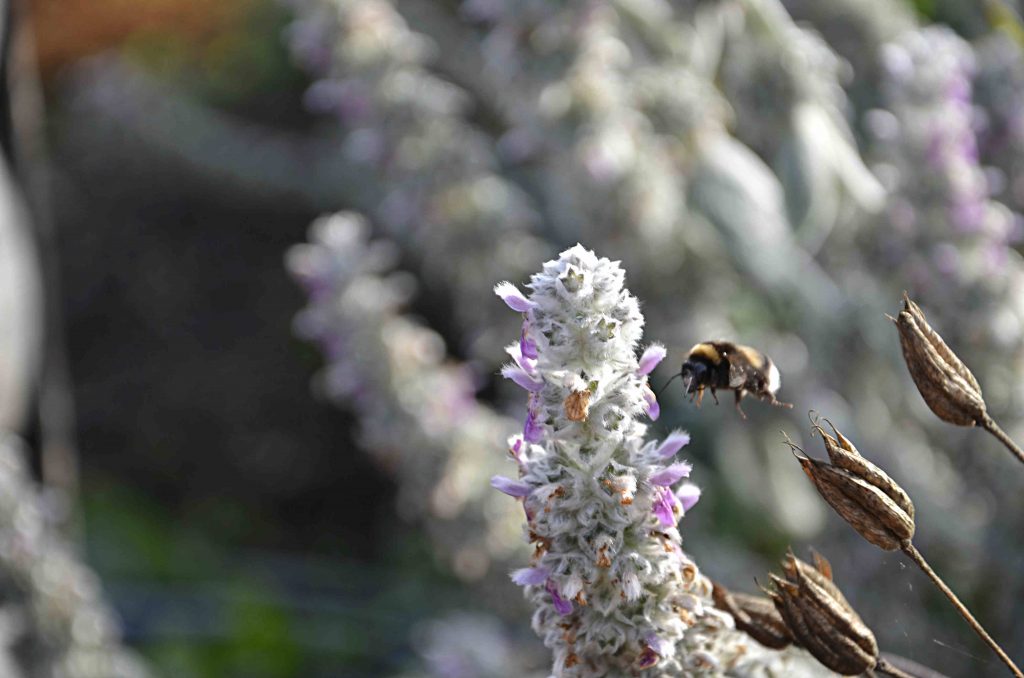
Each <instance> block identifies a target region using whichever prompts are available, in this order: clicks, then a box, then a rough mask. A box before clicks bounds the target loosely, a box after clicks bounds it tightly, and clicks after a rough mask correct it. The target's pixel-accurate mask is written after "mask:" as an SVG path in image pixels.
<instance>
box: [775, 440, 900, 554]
mask: <svg viewBox="0 0 1024 678" xmlns="http://www.w3.org/2000/svg"><path fill="white" fill-rule="evenodd" d="M815 429H816V430H817V431H818V432H820V433H821V434H822V438H823V439H824V441H825V449H826V451H827V452H828V454H829V458H830V459H831V462H826V461H820V460H818V459H811V458H810V457H808V456H806V455H804V454H802V453H803V450H800V448H799V447H797V446H796V445H793V443H791V442H789V441H788V440H787V441H786V442H787V444H788V445H790V448H791V449H792V450H793V451H794V455H795V456H796V458H797V460H798V461H799V462H800V465H801V466H802V467H803V470H804V473H806V474H807V477H808V478H810V479H811V482H813V483H814V487H815V488H816V489H817V490H818V494H820V495H821V496H822V498H823V499H824V500H825V501H826V502H827V503H828V504H829V506H831V507H832V508H833V509H835V511H836V513H838V514H839V515H840V517H842V518H843V520H845V521H846V522H848V523H849V524H850V526H851V527H853V529H855V530H856V531H857V532H858V533H859V534H860V535H861V536H862V537H864V538H865V539H867V540H868V541H869V542H871V543H872V544H874V545H875V546H878V547H879V548H882V549H885V550H886V551H896V550H898V549H900V548H901V546H902V544H903V542H905V541H908V540H910V539H911V538H913V536H914V504H913V502H911V501H910V497H909V496H907V493H906V492H904V491H903V489H902V488H901V487H900V486H899V485H897V484H896V482H895V481H894V480H893V479H892V478H890V477H889V476H888V474H886V473H885V472H884V471H882V470H881V469H880V468H878V467H877V466H875V465H874V464H872V463H871V462H869V461H868V460H866V459H864V457H862V456H861V455H860V453H858V452H857V450H856V448H855V447H854V446H853V444H852V443H850V441H849V440H847V439H846V438H845V437H843V436H842V434H841V433H839V431H837V430H836V429H835V427H834V426H833V427H832V430H833V431H834V432H835V434H836V438H833V437H832V436H830V435H829V434H827V433H826V432H825V431H824V430H823V429H822V428H821V427H820V426H817V425H815ZM797 450H799V452H800V453H799V454H798V453H797Z"/></svg>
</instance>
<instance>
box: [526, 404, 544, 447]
mask: <svg viewBox="0 0 1024 678" xmlns="http://www.w3.org/2000/svg"><path fill="white" fill-rule="evenodd" d="M543 438H544V427H543V426H541V424H540V421H539V420H538V418H537V413H536V412H535V411H534V410H533V409H532V408H531V409H530V410H529V411H528V412H527V413H526V423H525V424H524V425H523V439H525V440H526V442H528V443H539V442H540V441H541V440H542V439H543Z"/></svg>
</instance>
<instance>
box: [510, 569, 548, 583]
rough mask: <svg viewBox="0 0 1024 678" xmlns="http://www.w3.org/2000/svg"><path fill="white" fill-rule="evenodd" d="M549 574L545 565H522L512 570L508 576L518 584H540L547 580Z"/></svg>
mask: <svg viewBox="0 0 1024 678" xmlns="http://www.w3.org/2000/svg"><path fill="white" fill-rule="evenodd" d="M550 574H551V573H550V572H548V568H546V567H523V568H520V569H518V570H514V571H513V572H512V574H510V575H509V576H510V577H511V578H512V581H514V582H515V583H516V584H518V585H519V586H540V585H541V584H543V583H545V582H546V581H547V580H548V576H549V575H550Z"/></svg>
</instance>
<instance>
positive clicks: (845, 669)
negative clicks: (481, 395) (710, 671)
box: [770, 552, 878, 676]
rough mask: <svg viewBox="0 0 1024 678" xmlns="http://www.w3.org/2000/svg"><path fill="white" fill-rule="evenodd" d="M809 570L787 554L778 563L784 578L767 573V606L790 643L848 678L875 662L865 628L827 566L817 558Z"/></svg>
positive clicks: (875, 649)
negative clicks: (773, 609)
mask: <svg viewBox="0 0 1024 678" xmlns="http://www.w3.org/2000/svg"><path fill="white" fill-rule="evenodd" d="M815 560H816V562H817V564H818V567H817V568H815V567H812V566H811V565H809V564H808V563H805V562H803V561H802V560H800V559H798V558H797V557H796V556H794V555H793V554H792V552H790V553H789V554H788V555H787V557H786V560H785V561H783V563H782V569H783V574H784V576H785V578H782V577H779V576H777V575H774V574H772V575H770V577H771V581H772V584H773V585H774V590H773V591H771V592H770V596H771V598H772V601H773V603H774V604H775V607H776V609H777V610H778V612H779V614H780V615H781V616H782V619H783V620H784V621H785V622H786V625H787V627H788V628H789V630H790V632H791V634H792V636H793V640H794V642H795V643H796V644H797V645H800V646H801V647H803V648H805V649H806V650H807V651H808V652H810V653H811V654H812V655H814V657H815V658H816V659H817V660H818V661H820V662H821V663H822V664H824V665H825V666H826V667H828V668H829V669H831V670H833V671H835V672H837V673H840V674H842V675H847V676H852V675H858V674H861V673H863V672H865V671H867V670H869V669H872V668H874V667H875V666H876V664H877V663H878V644H877V642H876V641H875V636H874V634H873V633H872V632H871V629H869V628H868V627H867V625H866V624H864V622H863V620H861V618H860V616H859V615H858V614H857V613H856V612H855V611H854V610H853V608H852V607H851V606H850V604H849V602H847V600H846V598H845V596H843V594H842V592H841V591H840V590H839V588H838V587H837V586H836V585H835V584H834V583H833V582H832V580H831V578H830V576H829V575H830V574H831V566H829V565H828V561H826V560H825V559H824V558H821V557H820V556H816V557H815Z"/></svg>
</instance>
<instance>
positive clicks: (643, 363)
mask: <svg viewBox="0 0 1024 678" xmlns="http://www.w3.org/2000/svg"><path fill="white" fill-rule="evenodd" d="M665 355H666V352H665V347H664V346H662V345H661V344H651V345H650V346H648V347H647V350H646V351H644V354H643V355H642V356H640V366H639V367H637V368H636V373H637V374H639V375H641V376H643V375H645V374H650V373H651V371H652V370H653V369H654V368H655V367H657V366H658V363H660V362H661V361H662V360H664V359H665Z"/></svg>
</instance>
